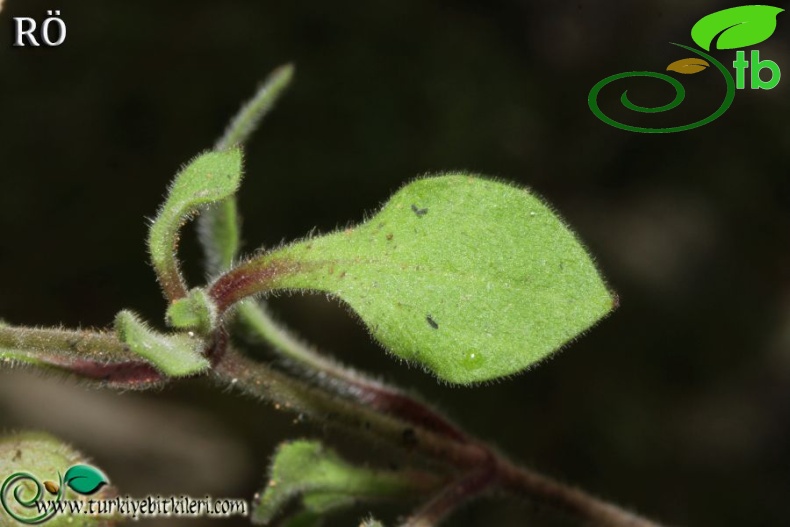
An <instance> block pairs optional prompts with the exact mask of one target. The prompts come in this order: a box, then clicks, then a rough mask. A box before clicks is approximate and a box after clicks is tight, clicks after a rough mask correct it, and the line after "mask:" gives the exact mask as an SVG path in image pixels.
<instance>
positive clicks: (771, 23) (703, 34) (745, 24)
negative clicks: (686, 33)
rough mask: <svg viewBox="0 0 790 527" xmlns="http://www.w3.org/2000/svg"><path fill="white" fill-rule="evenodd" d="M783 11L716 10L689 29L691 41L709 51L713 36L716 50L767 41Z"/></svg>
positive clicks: (757, 7) (764, 8) (762, 7)
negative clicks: (715, 40)
mask: <svg viewBox="0 0 790 527" xmlns="http://www.w3.org/2000/svg"><path fill="white" fill-rule="evenodd" d="M782 11H784V9H781V8H779V7H774V6H770V5H744V6H739V7H731V8H729V9H723V10H721V11H716V12H715V13H711V14H709V15H708V16H705V17H703V18H701V19H700V20H699V21H698V22H697V23H696V24H694V27H692V28H691V38H692V40H694V42H695V43H696V44H697V45H698V46H699V47H701V48H702V49H704V50H705V51H710V47H711V45H712V44H713V39H715V38H716V36H717V35H719V34H721V35H720V36H719V39H718V40H717V42H716V48H718V49H735V48H745V47H749V46H754V45H756V44H759V43H760V42H763V41H765V40H767V39H768V38H769V37H770V36H771V35H773V34H774V31H775V30H776V17H777V15H779V13H781V12H782Z"/></svg>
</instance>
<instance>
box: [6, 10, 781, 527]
mask: <svg viewBox="0 0 790 527" xmlns="http://www.w3.org/2000/svg"><path fill="white" fill-rule="evenodd" d="M731 5H732V4H730V3H729V2H721V1H715V2H714V1H711V2H701V1H683V2H681V1H677V0H666V1H657V0H646V1H642V2H617V1H608V2H587V1H572V2H568V1H548V0H544V1H527V0H501V1H488V2H472V1H458V2H449V1H448V2H437V1H416V0H397V1H393V0H387V1H384V0H378V1H369V2H348V1H343V0H340V1H336V2H331V3H326V4H324V3H321V2H306V1H292V2H281V3H274V2H256V1H251V0H250V1H240V0H235V1H233V0H228V1H225V2H216V1H212V2H208V1H204V0H193V1H191V2H153V1H144V0H138V1H137V2H113V3H109V2H100V1H97V0H83V1H81V2H68V3H66V2H56V1H55V0H50V1H47V2H42V1H38V0H28V1H25V2H22V1H21V0H8V1H7V2H6V5H5V8H4V12H3V13H2V15H0V43H2V45H0V116H1V117H0V156H1V157H0V158H1V159H2V164H1V165H0V166H2V172H1V173H0V181H2V190H0V229H1V230H2V233H3V243H2V244H0V277H2V284H0V291H2V294H0V316H2V318H3V319H5V320H7V321H9V322H11V323H16V324H30V325H36V324H40V325H56V324H61V323H62V324H64V325H66V326H70V327H72V326H82V327H103V326H106V325H107V324H109V323H110V322H111V320H112V318H113V316H114V314H115V313H116V312H117V311H118V310H120V309H121V308H131V309H134V310H136V311H138V312H140V313H141V314H143V315H144V316H145V317H147V318H149V319H150V320H154V321H160V320H162V312H163V308H164V304H163V301H162V299H161V296H160V294H159V291H158V288H157V285H156V283H155V280H154V275H153V272H152V270H151V269H150V267H149V266H148V264H147V261H146V251H145V247H144V238H145V236H146V229H147V222H146V218H150V217H151V216H152V215H153V214H154V213H155V211H156V208H157V206H158V204H159V202H160V201H161V199H162V196H163V192H164V190H165V187H166V185H167V184H168V182H169V180H170V179H171V177H172V175H173V174H174V173H175V171H176V170H177V169H178V168H179V166H180V165H181V164H182V163H184V162H186V161H187V160H189V159H190V158H191V157H193V156H194V155H196V154H197V153H198V152H200V151H201V150H203V149H206V148H209V147H210V146H211V145H212V143H213V141H214V140H215V139H216V138H217V137H218V135H219V134H220V133H221V131H222V130H223V128H224V126H225V124H226V122H227V120H228V119H229V118H230V116H232V115H233V113H234V112H235V111H236V110H237V108H238V107H239V105H240V104H241V102H242V101H243V100H246V99H247V98H248V97H249V96H250V95H251V94H252V93H253V91H254V89H255V87H256V86H257V84H258V82H259V81H260V80H261V79H262V78H263V77H265V75H266V74H267V73H268V72H269V71H270V70H271V69H272V68H274V67H275V66H277V65H279V64H281V63H283V62H286V61H294V62H295V64H296V66H297V76H296V83H295V85H294V86H293V89H292V90H291V92H290V93H289V94H288V95H287V96H286V98H285V99H284V100H283V101H282V104H281V105H280V106H279V107H278V109H277V110H276V112H275V113H274V114H272V115H271V116H270V118H268V119H267V120H266V122H265V124H264V126H263V128H262V129H261V130H260V131H259V132H258V133H257V134H256V136H255V137H254V139H253V141H252V142H251V143H250V145H249V148H248V149H247V158H246V168H247V178H246V180H245V182H244V186H243V189H242V193H241V196H240V203H241V209H242V211H243V215H244V227H245V235H244V237H245V241H246V248H247V249H249V250H252V249H254V248H256V247H259V246H261V245H273V244H276V243H279V242H281V241H282V240H289V239H293V238H296V237H300V236H302V235H304V234H305V233H306V232H307V231H308V230H309V229H311V228H313V227H317V228H318V230H319V231H328V230H331V229H333V228H335V227H336V226H339V225H345V224H347V223H348V222H351V221H358V220H360V219H361V218H362V216H363V213H364V212H365V211H368V212H369V211H372V210H374V209H375V208H376V207H377V206H378V204H380V203H381V202H382V201H383V200H385V199H386V198H387V197H388V196H389V195H390V194H391V193H392V192H393V191H394V190H395V189H397V188H398V187H399V186H400V185H401V184H402V183H403V182H404V181H407V180H409V179H410V178H412V177H414V176H416V175H419V174H424V173H430V172H437V171H449V170H465V171H473V172H478V173H482V174H487V175H492V176H497V177H500V178H504V179H507V180H510V181H514V182H518V183H519V184H523V185H529V186H530V187H532V188H533V189H535V190H536V191H537V192H539V193H540V194H542V195H543V196H544V197H545V198H546V199H547V200H548V201H549V202H550V203H552V204H553V206H554V207H555V208H556V209H557V210H558V211H559V212H560V213H561V214H562V215H563V216H564V217H565V218H566V220H567V221H568V222H569V224H570V225H572V226H573V228H574V229H575V230H576V231H577V232H578V233H579V235H580V237H581V238H582V239H583V240H584V241H585V243H586V244H587V245H588V247H589V248H590V250H591V252H592V253H593V254H594V255H595V256H596V258H597V260H598V262H599V264H600V267H601V269H602V270H603V272H604V274H605V276H606V277H607V279H608V281H609V283H610V284H611V286H612V288H614V289H615V290H616V291H617V292H618V293H619V295H620V298H621V307H620V308H619V310H618V311H617V312H616V313H615V314H614V315H612V316H611V317H609V318H608V319H607V320H605V321H604V322H602V323H601V324H600V325H599V326H598V327H596V328H594V329H593V330H592V331H591V332H589V334H587V335H586V336H584V337H583V338H581V339H579V340H578V341H577V342H575V343H573V344H572V345H571V346H569V347H568V348H567V349H566V350H565V351H563V352H562V353H560V354H558V355H557V356H555V357H554V358H553V359H552V360H550V361H548V362H546V363H544V364H542V365H540V366H539V367H536V368H534V369H533V370H532V371H529V372H526V373H524V374H522V375H520V376H517V377H515V378H512V379H508V380H505V381H502V382H497V383H494V384H492V385H488V386H482V387H475V388H451V387H447V386H442V385H439V384H437V383H436V382H435V381H434V380H433V379H432V378H430V377H429V376H427V375H425V374H423V373H422V372H421V371H419V370H418V369H414V368H412V369H409V368H405V367H404V366H402V365H399V364H398V363H397V362H396V361H394V360H392V359H391V358H389V357H387V356H386V355H385V354H384V353H383V352H382V351H381V350H380V349H379V348H377V346H375V345H374V344H372V343H371V342H370V341H369V339H368V336H367V334H366V332H365V330H364V328H363V327H362V326H360V325H359V324H358V323H357V322H356V321H355V320H354V319H353V318H352V317H350V316H349V315H348V314H347V313H346V311H345V309H344V308H342V307H340V306H338V305H336V304H335V303H332V302H329V301H327V300H326V299H325V298H324V297H323V296H320V295H315V296H309V295H308V296H304V297H296V298H277V299H276V300H275V301H274V302H273V306H274V309H275V310H276V311H277V313H278V315H279V316H280V317H282V318H283V319H284V320H286V321H287V322H288V323H289V324H290V325H291V326H292V327H293V328H297V329H298V330H300V331H301V332H302V333H303V334H304V335H305V336H306V337H307V338H309V339H310V340H311V341H313V342H315V343H317V344H319V345H320V346H321V347H323V348H324V349H326V350H327V351H328V352H331V353H333V354H335V355H336V356H338V357H340V358H342V359H343V360H344V361H346V362H347V363H349V364H353V365H355V366H358V367H359V368H362V369H365V370H368V371H371V372H374V373H375V374H376V375H380V376H382V377H383V378H386V379H390V380H392V381H394V382H396V383H398V384H400V385H402V386H405V387H408V388H413V389H415V390H417V391H419V392H420V393H422V394H423V395H424V397H425V398H426V399H428V400H429V401H431V402H433V403H434V404H436V405H438V406H439V407H441V408H443V409H445V410H446V411H447V412H448V413H449V415H451V416H455V417H456V418H457V419H458V420H459V421H460V422H461V423H462V424H463V425H465V426H466V427H468V428H469V429H470V430H471V431H473V432H474V433H476V434H478V435H479V436H481V437H483V438H486V439H490V440H491V441H493V442H495V443H496V444H497V445H499V446H500V447H501V449H502V450H503V451H505V452H507V453H508V454H510V455H511V456H512V457H513V458H515V459H517V460H519V461H522V462H524V463H527V464H529V465H530V466H532V467H535V468H537V469H539V470H541V471H544V472H546V473H548V474H551V475H553V476H556V477H558V478H561V479H563V480H565V481H568V482H572V483H574V484H577V485H579V486H581V487H583V488H586V489H588V490H590V491H591V492H594V493H596V494H598V495H601V496H603V497H606V498H609V499H612V500H614V501H616V502H618V503H620V504H623V505H626V506H629V507H633V508H635V509H637V510H639V511H640V512H642V513H644V514H646V515H649V516H652V517H655V518H656V519H660V520H663V521H665V522H666V523H667V524H671V525H684V526H692V525H694V526H713V525H715V526H744V525H749V526H768V525H771V526H773V525H786V524H787V516H788V513H789V512H790V509H789V507H788V503H790V502H789V501H788V498H790V447H789V446H788V445H790V280H789V279H790V243H789V240H788V235H790V180H789V179H788V171H789V170H790V154H788V151H789V148H788V147H790V126H788V125H787V120H788V117H790V97H788V95H789V94H790V80H782V81H781V82H780V83H779V85H778V86H777V87H776V88H775V89H773V90H771V91H759V92H758V91H756V90H755V91H752V90H748V89H747V90H741V91H739V92H738V93H737V95H736V98H735V102H734V104H733V105H732V107H731V108H730V110H729V111H728V112H727V113H726V114H725V115H724V116H723V117H721V118H720V119H718V120H717V121H715V122H713V123H711V124H709V125H707V126H704V127H702V128H698V129H696V130H692V131H687V132H683V133H678V134H669V135H662V134H658V135H646V134H637V133H631V132H625V131H620V130H617V129H614V128H611V127H609V126H607V125H605V124H604V123H602V122H601V121H599V120H597V119H596V118H595V117H594V116H593V115H592V113H591V112H590V110H589V108H588V106H587V93H588V91H589V90H590V88H591V87H592V85H593V84H595V83H596V82H597V81H598V80H600V79H602V78H604V77H606V76H608V75H611V74H614V73H619V72H623V71H630V70H650V71H663V70H664V68H665V67H666V65H668V64H669V63H670V62H672V61H674V60H677V59H681V58H685V57H687V56H689V54H688V53H687V52H685V51H683V50H681V49H679V48H677V47H674V46H671V45H670V44H669V42H681V43H685V44H692V42H691V38H690V35H689V32H690V29H691V26H692V25H693V24H694V22H695V21H696V20H698V19H699V18H701V17H702V16H704V15H706V14H708V13H711V12H713V11H715V10H718V9H723V8H725V7H729V6H731ZM54 8H60V9H61V11H62V18H63V19H64V20H65V22H66V24H67V27H68V37H67V40H66V43H65V44H64V45H63V46H61V47H59V48H55V49H44V48H42V49H15V48H12V47H11V42H12V35H11V28H12V23H11V17H12V16H31V17H34V18H37V19H38V20H39V21H41V20H43V19H44V18H45V17H46V14H45V12H46V10H47V9H54ZM787 17H788V15H787V14H786V13H785V14H781V15H780V16H779V26H778V30H777V32H776V34H775V35H774V36H773V37H772V38H771V39H770V40H768V41H767V42H764V43H763V44H761V45H759V46H758V48H759V49H760V52H761V58H769V59H772V60H774V61H776V62H777V63H778V64H779V65H780V67H782V68H784V69H785V71H786V72H787V73H788V74H790V38H788V34H790V18H787ZM734 55H735V52H734V51H723V52H716V53H715V56H716V57H718V58H719V60H721V61H722V62H724V64H725V65H729V64H731V62H732V60H733V59H734ZM680 80H681V81H682V82H683V83H684V84H685V85H686V88H687V90H688V92H689V94H688V100H687V102H686V103H684V105H683V106H681V108H680V109H678V110H675V112H674V113H673V114H672V116H671V117H669V116H653V117H655V118H656V119H657V121H655V122H662V123H663V122H671V123H672V124H681V123H683V122H690V121H693V120H696V119H697V118H699V117H700V116H702V115H706V114H708V113H711V112H712V111H713V109H715V108H716V107H717V106H718V105H719V102H720V101H721V100H722V97H723V93H724V90H723V83H722V80H721V77H720V76H718V77H717V73H716V72H715V71H710V70H709V71H706V72H704V73H701V74H698V75H693V76H691V75H690V76H687V77H685V76H684V77H683V78H681V79H680ZM656 83H657V81H656ZM656 83H651V82H649V81H647V82H640V81H638V80H637V81H634V84H632V85H630V86H625V85H618V86H617V88H616V89H615V88H613V91H611V92H605V94H604V95H602V105H603V104H608V105H609V106H608V107H609V108H614V106H615V104H614V103H616V101H617V96H618V94H619V93H620V92H621V91H622V89H625V87H628V88H629V89H630V90H631V91H629V93H632V94H633V95H632V98H633V99H634V100H635V102H638V103H641V104H649V103H653V104H657V103H663V102H666V101H667V100H669V99H670V98H671V97H672V93H671V90H669V89H668V88H667V87H666V86H663V85H657V84H656ZM640 97H641V98H640ZM607 101H608V102H607ZM615 113H616V111H615ZM650 117H651V116H644V115H640V116H636V117H635V116H633V115H632V116H630V118H631V119H632V120H631V122H632V123H634V124H642V125H644V126H647V125H649V124H650V123H652V122H653V121H650V120H649V119H650ZM662 119H663V121H662ZM189 238H191V237H190V236H186V237H185V240H184V243H183V247H182V256H183V259H184V260H185V261H186V262H187V263H186V264H185V265H186V266H187V269H188V272H189V275H190V277H191V278H192V282H193V283H197V282H199V281H200V280H202V274H201V268H200V261H199V260H200V253H199V250H198V248H197V246H196V245H195V243H194V242H193V241H192V240H191V239H189ZM28 428H35V429H43V430H48V431H50V432H53V433H55V434H57V435H59V436H61V437H62V438H64V439H66V440H68V441H70V442H72V443H74V444H75V445H76V446H77V447H78V448H80V449H82V450H83V451H85V452H87V453H89V454H90V455H92V456H93V458H94V460H95V461H96V463H97V465H99V466H100V467H102V468H103V469H104V470H105V471H106V472H107V473H108V474H109V475H110V477H111V479H112V481H113V482H114V483H115V484H116V485H117V486H118V487H120V488H121V490H122V491H124V492H128V493H131V494H134V495H146V494H150V493H162V494H182V493H185V494H192V495H194V496H202V495H204V494H206V493H210V494H213V495H215V496H229V497H245V498H249V497H251V496H252V494H253V493H254V492H255V491H256V490H257V488H258V487H259V486H260V485H261V484H262V482H263V480H264V470H265V467H266V465H267V462H268V461H267V459H268V456H269V454H270V453H271V451H272V449H273V448H274V446H275V445H276V444H277V443H278V442H279V441H282V440H284V439H287V438H292V437H302V436H305V437H326V438H327V440H328V441H330V442H332V443H333V444H335V445H338V446H339V447H340V448H341V450H343V451H344V452H349V451H351V450H353V451H354V452H356V456H357V457H359V458H362V459H368V460H370V461H371V462H373V463H386V462H387V460H388V456H390V455H391V454H390V453H388V452H385V451H379V450H376V449H368V448H367V447H365V446H364V445H360V444H357V443H355V442H354V440H353V438H347V437H343V436H339V437H338V436H336V435H335V434H333V433H331V432H328V431H326V430H324V429H322V428H320V427H315V426H312V425H311V424H310V423H303V422H298V423H296V424H294V418H293V416H291V415H286V414H283V413H278V412H275V411H274V410H272V409H270V408H269V407H268V406H267V405H266V404H262V403H257V402H254V401H251V400H247V399H245V398H242V397H238V396H236V395H233V394H229V393H224V392H222V391H217V390H216V389H215V388H214V387H213V386H211V385H210V384H209V383H204V382H198V381H196V382H186V383H179V384H174V385H173V386H172V387H169V388H166V389H163V390H162V391H159V392H156V393H144V394H135V393H127V394H115V393H109V392H100V391H94V390H90V389H87V388H85V387H83V386H80V385H78V384H76V383H73V382H71V381H64V380H53V379H52V378H44V377H41V376H39V375H36V374H30V373H21V372H16V371H14V372H7V371H6V372H2V373H0V430H15V429H28ZM410 507H412V505H411V504H409V505H406V506H400V507H379V506H361V507H359V508H358V509H356V510H354V511H352V512H351V513H350V514H348V515H345V516H342V517H340V518H335V519H332V520H331V521H330V523H329V524H330V525H354V523H353V522H354V521H355V520H356V519H358V518H360V517H362V516H363V515H365V514H366V513H367V512H369V511H372V512H375V513H376V514H377V515H378V516H381V517H382V518H383V519H386V520H389V521H390V523H392V522H393V519H394V517H395V516H397V514H399V513H405V512H407V511H408V510H409V508H410ZM245 524H246V523H245V522H244V521H240V520H238V519H236V520H229V521H217V520H213V521H208V520H191V521H185V522H178V523H177V522H175V521H166V522H165V521H159V522H154V521H149V522H148V523H147V525H151V526H154V525H191V526H202V525H228V526H231V525H245ZM448 525H457V526H489V525H497V526H499V525H502V526H521V525H531V526H538V525H547V526H554V525H575V523H574V521H573V520H572V519H568V518H563V517H562V516H558V515H557V514H555V513H552V512H551V511H547V510H542V509H536V508H535V507H534V506H533V505H530V504H520V503H516V502H512V501H505V500H481V501H479V502H477V503H475V504H474V505H472V506H470V507H469V508H468V509H466V510H465V513H463V514H458V515H456V516H454V517H453V518H451V519H450V521H449V522H448Z"/></svg>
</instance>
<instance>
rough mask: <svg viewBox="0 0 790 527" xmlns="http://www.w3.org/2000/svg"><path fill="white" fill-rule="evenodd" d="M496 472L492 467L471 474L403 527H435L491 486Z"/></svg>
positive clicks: (447, 490)
mask: <svg viewBox="0 0 790 527" xmlns="http://www.w3.org/2000/svg"><path fill="white" fill-rule="evenodd" d="M494 476H495V473H494V471H493V470H492V469H491V467H490V466H484V467H483V468H482V469H480V470H475V471H473V472H470V473H469V474H467V475H466V476H464V477H462V478H460V479H458V480H457V481H455V482H453V483H451V484H450V485H448V486H447V487H445V488H444V489H443V490H442V491H441V492H440V493H439V494H437V495H436V496H435V497H434V498H433V499H432V500H431V501H429V502H428V503H426V504H425V505H424V506H423V507H421V508H420V509H418V510H417V511H416V512H414V514H412V515H411V516H410V517H409V519H408V520H406V522H405V523H403V524H402V525H401V527H434V526H435V525H438V524H439V523H440V522H441V521H442V520H443V519H444V518H445V517H447V516H449V515H450V514H452V513H453V512H454V511H455V510H456V509H457V508H458V507H459V506H461V505H463V504H464V503H466V502H468V501H469V500H470V499H472V498H473V497H475V496H477V495H478V494H480V493H481V492H483V491H485V490H486V489H487V488H489V487H490V486H491V483H492V481H493V478H494Z"/></svg>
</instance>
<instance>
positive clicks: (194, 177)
mask: <svg viewBox="0 0 790 527" xmlns="http://www.w3.org/2000/svg"><path fill="white" fill-rule="evenodd" d="M241 175H242V155H241V150H240V149H239V148H231V149H228V150H223V151H220V152H207V153H204V154H202V155H200V156H198V157H197V158H195V159H194V160H192V161H191V162H190V163H189V164H188V165H187V166H186V167H184V168H183V169H182V170H181V172H179V173H178V175H177V176H176V179H175V181H174V182H173V184H172V185H171V187H170V191H169V193H168V196H167V200H166V201H165V203H164V205H162V207H161V209H160V210H159V214H158V215H157V217H156V219H155V220H154V222H153V224H152V225H151V229H150V231H149V236H148V250H149V252H150V253H151V260H152V263H153V266H154V270H155V271H156V274H157V277H158V278H159V281H160V283H161V285H162V289H163V290H164V292H165V294H166V296H167V298H169V299H170V300H176V299H178V298H182V297H184V296H186V294H187V290H186V285H185V284H184V280H183V278H182V277H181V271H180V269H179V265H178V262H177V260H176V256H175V253H176V249H177V246H178V232H179V230H180V228H181V225H182V224H183V223H184V222H185V221H186V220H187V219H189V218H190V217H191V216H192V215H193V214H195V213H196V212H197V211H198V210H200V208H201V207H203V206H206V205H209V204H211V203H214V202H217V201H219V200H222V199H224V198H227V197H228V196H232V195H233V194H234V193H235V192H236V191H237V190H238V188H239V185H240V183H241Z"/></svg>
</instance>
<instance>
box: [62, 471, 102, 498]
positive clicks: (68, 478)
mask: <svg viewBox="0 0 790 527" xmlns="http://www.w3.org/2000/svg"><path fill="white" fill-rule="evenodd" d="M63 482H64V483H65V484H66V485H68V486H69V487H71V489H72V490H74V491H75V492H79V493H80V494H83V495H89V494H93V493H95V492H96V491H97V490H99V489H100V488H101V487H102V486H104V485H106V484H108V483H109V482H110V481H109V480H108V479H107V476H105V475H104V474H103V473H102V472H101V471H100V470H99V469H97V468H95V467H92V466H90V465H74V466H73V467H71V468H69V469H68V470H67V471H66V474H64V475H63Z"/></svg>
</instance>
